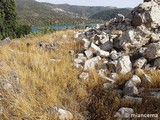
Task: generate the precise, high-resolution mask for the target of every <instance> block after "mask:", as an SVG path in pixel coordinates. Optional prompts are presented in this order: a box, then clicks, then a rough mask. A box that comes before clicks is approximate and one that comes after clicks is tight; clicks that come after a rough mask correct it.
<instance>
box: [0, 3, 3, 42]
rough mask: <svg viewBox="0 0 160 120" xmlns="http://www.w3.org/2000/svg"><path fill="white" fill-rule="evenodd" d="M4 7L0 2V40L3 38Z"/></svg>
mask: <svg viewBox="0 0 160 120" xmlns="http://www.w3.org/2000/svg"><path fill="white" fill-rule="evenodd" d="M3 22H4V5H3V1H1V2H0V39H1V38H2V37H3V36H4V35H3V34H4V23H3Z"/></svg>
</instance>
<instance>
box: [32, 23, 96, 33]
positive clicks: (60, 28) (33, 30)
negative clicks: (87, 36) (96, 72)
mask: <svg viewBox="0 0 160 120" xmlns="http://www.w3.org/2000/svg"><path fill="white" fill-rule="evenodd" d="M79 25H80V26H82V27H85V26H92V27H96V24H79ZM76 26H77V25H72V24H71V25H55V26H48V27H50V28H53V29H55V30H63V29H74V28H75V27H76ZM40 28H43V26H33V27H32V32H37V31H38V29H40Z"/></svg>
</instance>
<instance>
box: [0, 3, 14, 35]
mask: <svg viewBox="0 0 160 120" xmlns="http://www.w3.org/2000/svg"><path fill="white" fill-rule="evenodd" d="M2 1H3V7H4V21H3V25H4V34H5V35H4V37H8V36H9V37H16V34H15V31H16V24H17V23H16V7H15V0H2Z"/></svg>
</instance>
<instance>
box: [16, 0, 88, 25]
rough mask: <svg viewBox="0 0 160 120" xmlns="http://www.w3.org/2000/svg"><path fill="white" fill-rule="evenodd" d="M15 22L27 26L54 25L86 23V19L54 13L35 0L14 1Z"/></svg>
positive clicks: (61, 12) (59, 12) (53, 10)
mask: <svg viewBox="0 0 160 120" xmlns="http://www.w3.org/2000/svg"><path fill="white" fill-rule="evenodd" d="M16 6H17V14H18V17H17V21H18V22H19V23H23V24H24V23H25V24H29V25H54V24H67V23H68V24H69V23H83V22H88V20H86V19H80V18H73V17H71V15H70V16H68V14H66V13H64V12H63V11H60V10H58V11H55V9H53V8H52V7H50V6H48V5H47V4H45V3H40V2H36V1H35V0H16Z"/></svg>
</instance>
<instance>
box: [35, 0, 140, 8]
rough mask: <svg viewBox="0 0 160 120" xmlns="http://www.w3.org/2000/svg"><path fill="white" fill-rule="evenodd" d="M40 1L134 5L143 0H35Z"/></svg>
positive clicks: (90, 4)
mask: <svg viewBox="0 0 160 120" xmlns="http://www.w3.org/2000/svg"><path fill="white" fill-rule="evenodd" d="M36 1H40V2H49V3H54V4H64V3H68V4H71V5H85V6H116V7H119V8H123V7H132V8H133V7H135V6H137V5H138V4H139V3H142V1H143V0H36Z"/></svg>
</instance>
